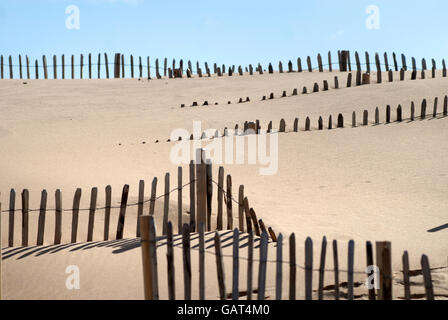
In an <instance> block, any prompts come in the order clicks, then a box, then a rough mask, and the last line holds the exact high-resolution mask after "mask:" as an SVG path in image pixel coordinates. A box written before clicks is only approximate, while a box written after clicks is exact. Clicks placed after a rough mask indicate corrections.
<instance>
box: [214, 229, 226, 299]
mask: <svg viewBox="0 0 448 320" xmlns="http://www.w3.org/2000/svg"><path fill="white" fill-rule="evenodd" d="M215 256H216V269H217V274H218V285H219V298H220V299H221V300H225V299H226V289H225V281H224V265H223V261H222V251H221V238H220V236H219V233H218V232H216V233H215Z"/></svg>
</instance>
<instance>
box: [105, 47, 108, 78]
mask: <svg viewBox="0 0 448 320" xmlns="http://www.w3.org/2000/svg"><path fill="white" fill-rule="evenodd" d="M104 65H105V67H106V79H109V60H108V58H107V53H104Z"/></svg>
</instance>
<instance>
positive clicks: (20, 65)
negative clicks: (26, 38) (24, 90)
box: [19, 54, 23, 79]
mask: <svg viewBox="0 0 448 320" xmlns="http://www.w3.org/2000/svg"><path fill="white" fill-rule="evenodd" d="M19 77H20V79H22V78H23V76H22V55H20V54H19Z"/></svg>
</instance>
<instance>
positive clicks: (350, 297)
mask: <svg viewBox="0 0 448 320" xmlns="http://www.w3.org/2000/svg"><path fill="white" fill-rule="evenodd" d="M354 264H355V241H353V240H350V241H349V243H348V263H347V265H348V272H347V279H348V280H347V291H348V300H354V295H353V286H354V283H353V272H354Z"/></svg>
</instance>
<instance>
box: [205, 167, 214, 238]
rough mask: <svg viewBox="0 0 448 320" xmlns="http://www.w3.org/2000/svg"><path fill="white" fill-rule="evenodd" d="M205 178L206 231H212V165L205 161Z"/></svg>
mask: <svg viewBox="0 0 448 320" xmlns="http://www.w3.org/2000/svg"><path fill="white" fill-rule="evenodd" d="M205 169H206V178H207V231H210V230H211V229H212V198H213V176H212V163H211V161H207V164H206V165H205Z"/></svg>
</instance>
